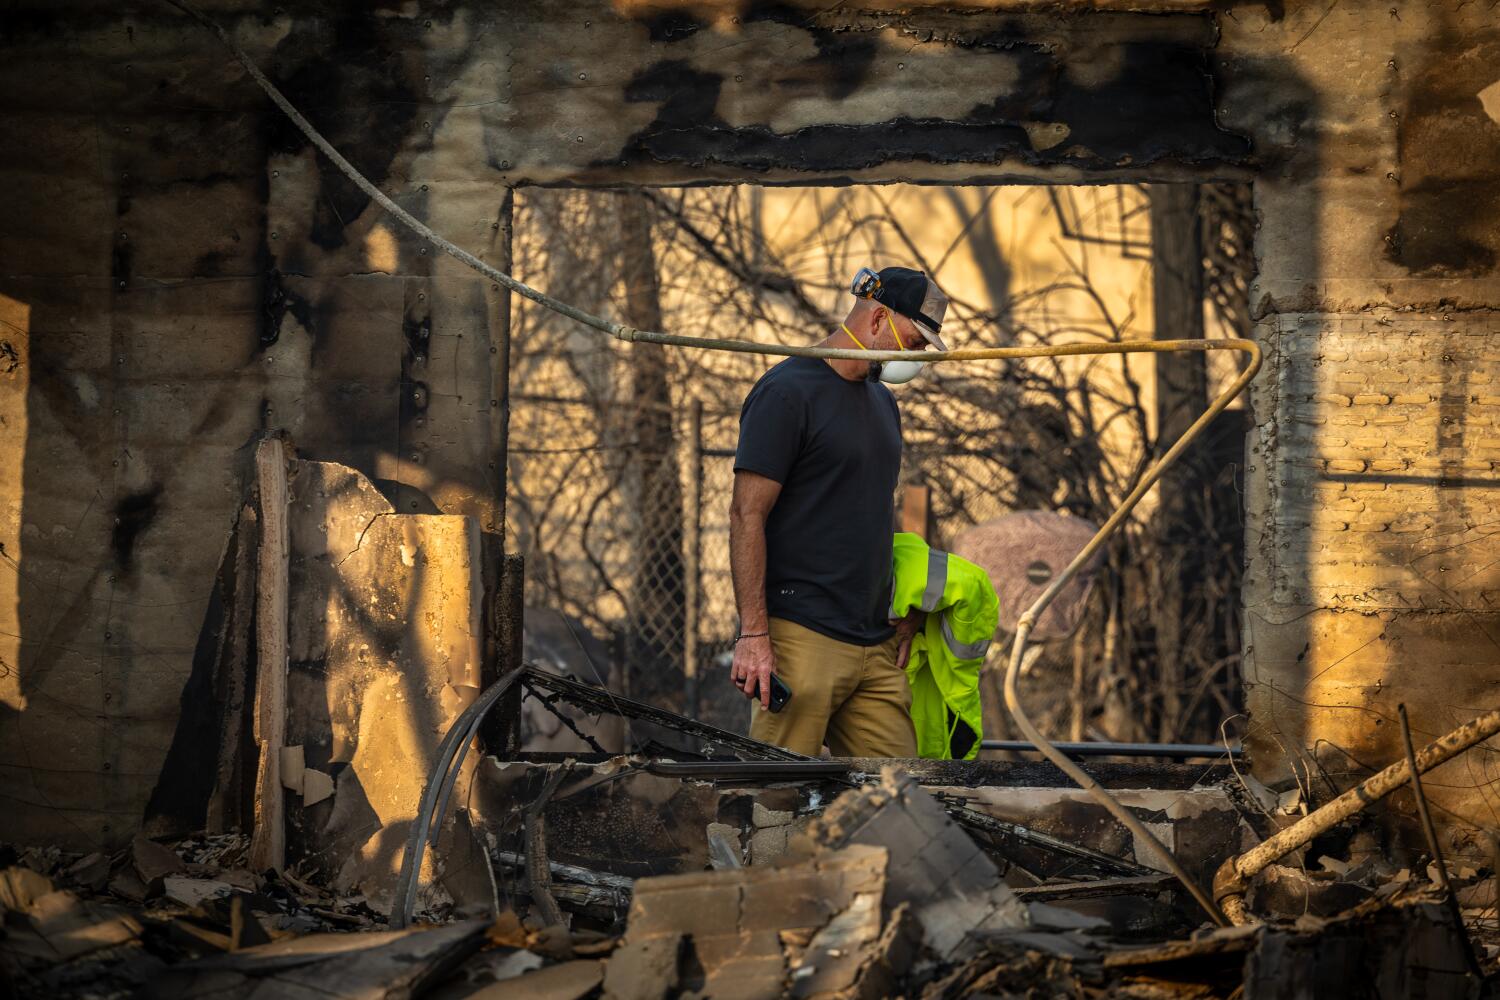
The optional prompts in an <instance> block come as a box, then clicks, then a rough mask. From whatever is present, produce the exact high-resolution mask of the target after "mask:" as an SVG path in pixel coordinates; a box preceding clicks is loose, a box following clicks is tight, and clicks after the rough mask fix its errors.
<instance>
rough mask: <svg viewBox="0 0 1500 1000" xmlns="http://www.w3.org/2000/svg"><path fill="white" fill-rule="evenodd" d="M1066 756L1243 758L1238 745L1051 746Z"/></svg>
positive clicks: (1011, 745) (1002, 743)
mask: <svg viewBox="0 0 1500 1000" xmlns="http://www.w3.org/2000/svg"><path fill="white" fill-rule="evenodd" d="M1052 745H1053V746H1054V747H1056V748H1057V749H1058V750H1061V751H1062V752H1063V753H1065V754H1067V755H1068V756H1069V757H1175V758H1183V757H1234V758H1239V757H1243V756H1244V754H1245V750H1244V748H1243V747H1241V746H1238V745H1236V746H1232V747H1224V746H1220V745H1218V744H1215V743H1103V742H1087V743H1053V744H1052ZM979 749H981V750H1004V751H1006V752H1008V753H1040V752H1041V749H1040V748H1039V747H1038V746H1037V745H1036V744H1035V743H1028V742H1026V741H1025V740H981V741H980V743H979Z"/></svg>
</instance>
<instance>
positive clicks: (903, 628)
mask: <svg viewBox="0 0 1500 1000" xmlns="http://www.w3.org/2000/svg"><path fill="white" fill-rule="evenodd" d="M926 618H927V613H926V612H925V611H922V610H920V609H918V608H913V609H912V610H911V611H910V612H908V613H907V615H906V617H905V618H903V619H901V620H900V621H899V622H897V623H896V638H897V640H898V642H897V643H896V669H897V670H905V669H906V661H907V660H909V659H911V641H912V639H913V638H915V636H916V634H917V630H918V629H920V628H921V627H922V623H923V622H924V621H925V620H926Z"/></svg>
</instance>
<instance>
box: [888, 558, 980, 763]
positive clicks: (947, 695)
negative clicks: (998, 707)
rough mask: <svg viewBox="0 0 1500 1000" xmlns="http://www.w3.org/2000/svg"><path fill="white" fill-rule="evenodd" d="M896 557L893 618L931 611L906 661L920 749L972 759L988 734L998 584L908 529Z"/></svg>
mask: <svg viewBox="0 0 1500 1000" xmlns="http://www.w3.org/2000/svg"><path fill="white" fill-rule="evenodd" d="M893 555H894V572H893V577H894V585H893V587H892V595H891V617H892V618H893V619H894V618H904V617H906V615H907V613H908V612H910V611H911V610H912V609H914V608H915V609H920V610H922V611H925V612H927V621H926V623H925V624H924V625H923V627H922V629H921V630H920V631H919V632H917V634H916V635H915V636H914V637H913V639H912V644H911V657H910V658H909V659H908V660H907V661H906V679H907V681H908V682H909V683H910V684H911V694H912V703H911V717H912V723H913V724H914V726H915V728H916V731H917V755H918V756H920V757H925V758H927V759H929V760H951V759H953V758H954V757H955V756H958V757H961V758H962V759H964V760H973V759H974V758H975V757H976V756H978V754H979V740H980V738H981V737H982V735H983V733H984V724H983V719H982V714H981V711H980V707H979V668H980V667H981V666H982V665H983V663H984V657H985V654H986V653H988V652H989V648H990V640H991V639H992V638H993V637H994V635H995V627H996V626H997V625H998V624H999V619H1000V602H999V599H998V598H997V597H996V596H995V588H994V586H993V585H992V584H991V583H990V578H989V574H987V573H985V571H984V570H982V569H980V568H979V567H978V566H976V565H974V564H973V563H971V562H969V561H968V560H967V559H960V558H959V557H958V556H955V555H950V554H949V553H947V552H940V551H938V550H937V549H934V548H932V547H930V546H929V545H928V544H927V543H926V542H924V541H922V539H921V538H920V537H918V536H917V535H914V534H911V533H909V532H904V531H903V532H897V533H896V537H895V543H894V552H893Z"/></svg>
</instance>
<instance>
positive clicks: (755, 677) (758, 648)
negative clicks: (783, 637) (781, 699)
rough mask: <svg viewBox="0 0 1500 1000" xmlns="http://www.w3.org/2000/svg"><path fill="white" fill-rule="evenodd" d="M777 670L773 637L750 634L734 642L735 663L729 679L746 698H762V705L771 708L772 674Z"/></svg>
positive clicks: (731, 668)
mask: <svg viewBox="0 0 1500 1000" xmlns="http://www.w3.org/2000/svg"><path fill="white" fill-rule="evenodd" d="M775 672H776V654H775V653H773V652H772V651H771V637H770V636H768V635H757V636H750V637H747V638H744V639H741V640H740V641H739V642H736V643H735V644H734V665H733V666H732V667H730V668H729V679H730V680H732V681H734V686H735V687H737V688H739V689H740V691H741V692H742V693H743V694H744V695H745V697H746V698H756V697H758V698H760V707H761V708H763V709H766V710H767V711H769V710H770V708H771V675H772V674H774V673H775Z"/></svg>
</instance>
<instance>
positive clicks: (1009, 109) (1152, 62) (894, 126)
mask: <svg viewBox="0 0 1500 1000" xmlns="http://www.w3.org/2000/svg"><path fill="white" fill-rule="evenodd" d="M1009 37H1010V36H1009V35H1008V36H1007V38H1009ZM1007 44H1015V43H1012V42H1007ZM1120 49H1121V69H1120V72H1119V73H1117V74H1116V75H1115V76H1114V78H1112V79H1111V80H1109V81H1107V82H1105V83H1102V84H1098V85H1095V86H1086V85H1082V84H1077V83H1073V82H1070V81H1069V78H1068V74H1067V72H1066V65H1065V63H1064V61H1063V60H1061V59H1060V58H1059V57H1058V56H1057V54H1056V52H1055V50H1054V49H1052V48H1050V47H1048V46H1045V45H1042V44H1041V43H1039V42H1028V43H1024V44H1021V45H1020V51H1019V52H1016V53H1015V54H1014V56H1015V57H1016V58H1019V59H1020V60H1021V66H1020V72H1019V76H1020V78H1021V79H1022V80H1024V81H1027V82H1026V83H1025V84H1024V85H1023V86H1022V87H1021V89H1020V90H1019V91H1017V92H1015V93H1006V94H1002V95H1000V96H997V97H995V98H994V99H993V100H991V101H988V102H983V101H981V102H978V103H976V104H975V105H974V107H973V108H971V110H970V111H969V112H968V113H967V114H965V115H964V116H963V117H962V118H958V119H935V118H922V119H917V118H911V117H907V116H893V117H892V118H891V119H889V120H887V121H884V122H878V123H873V124H865V125H846V124H837V123H829V124H825V125H812V126H808V127H806V128H802V129H799V130H798V131H796V132H794V133H790V134H781V133H776V132H774V131H772V130H771V129H770V127H769V126H767V125H760V124H757V125H750V126H740V127H732V126H730V125H728V123H726V122H725V121H723V120H722V119H721V118H719V117H718V115H717V114H716V111H715V109H716V107H717V105H718V98H719V90H720V87H721V84H722V81H723V77H722V76H721V75H720V74H717V73H710V72H706V71H704V70H701V69H698V68H696V67H694V66H692V65H690V64H688V63H687V62H685V61H682V60H662V61H659V62H657V63H654V64H653V65H651V66H649V67H647V68H646V69H644V70H642V71H641V72H640V73H638V74H637V75H636V76H635V78H634V79H632V80H631V81H630V82H629V83H628V84H627V85H626V87H625V91H624V96H625V100H627V101H630V102H657V103H659V104H660V107H659V109H658V111H657V114H656V118H655V120H653V121H652V122H651V124H649V125H648V126H646V127H645V128H644V129H642V130H641V131H639V132H637V133H636V134H635V135H634V136H632V137H631V138H630V139H629V140H627V142H626V143H625V146H624V148H623V149H622V151H621V154H620V155H619V156H616V157H612V158H611V159H610V160H600V161H597V162H596V163H595V165H596V166H600V167H608V166H613V165H617V164H618V162H619V161H620V160H622V159H623V160H625V161H626V162H630V161H632V160H634V161H638V162H639V161H656V162H680V163H691V164H700V165H701V164H705V163H721V164H726V165H732V166H735V167H739V168H742V169H749V170H754V171H766V170H770V169H773V168H775V167H779V166H792V167H795V168H798V169H807V170H853V169H860V168H865V167H870V166H874V165H877V164H879V163H882V162H886V161H888V160H893V159H894V160H914V161H926V162H932V163H960V162H975V163H994V162H999V161H1000V160H1002V159H1006V158H1015V159H1019V160H1021V161H1024V162H1027V163H1031V164H1035V165H1046V164H1052V163H1060V162H1066V163H1068V164H1070V165H1075V166H1080V167H1094V168H1096V169H1102V168H1109V167H1115V166H1118V165H1120V164H1122V163H1136V164H1139V163H1142V162H1153V161H1157V160H1161V159H1179V160H1183V161H1186V162H1203V161H1209V162H1221V163H1244V162H1248V161H1249V158H1250V155H1251V146H1250V141H1249V139H1248V138H1246V137H1245V136H1242V135H1238V134H1236V133H1233V132H1230V131H1228V130H1226V129H1224V128H1222V127H1221V126H1220V125H1219V124H1218V121H1217V118H1216V114H1215V108H1214V78H1213V73H1212V70H1211V67H1210V63H1209V57H1208V52H1207V50H1206V49H1205V48H1204V47H1202V46H1200V45H1184V44H1165V43H1152V42H1125V43H1121V45H1120ZM874 59H875V55H874V49H873V48H870V47H867V46H865V45H864V44H862V43H861V44H856V43H854V42H851V41H848V40H843V41H840V42H838V43H836V44H834V43H829V44H828V45H827V46H826V47H820V51H819V54H818V55H817V56H815V57H813V58H812V59H810V60H805V61H804V62H803V63H802V64H801V65H799V66H795V67H789V68H788V71H787V81H786V82H787V83H788V85H790V86H792V87H794V88H796V87H798V86H799V85H800V86H801V87H804V88H806V89H809V90H810V89H812V88H813V87H814V86H816V87H819V88H821V89H822V90H823V92H824V94H825V95H826V96H828V97H829V98H830V99H837V98H842V97H847V96H848V95H849V94H850V93H852V92H853V91H854V90H857V89H858V87H859V86H860V85H861V84H862V83H863V82H864V80H865V79H866V77H867V75H868V73H869V71H870V68H871V66H873V64H874ZM1031 121H1054V122H1062V123H1064V124H1066V125H1067V126H1068V128H1069V131H1070V134H1069V137H1068V139H1067V141H1065V142H1062V143H1060V144H1058V145H1057V146H1054V147H1052V148H1050V149H1045V150H1037V149H1034V148H1033V147H1032V145H1031V142H1030V138H1029V136H1028V135H1027V132H1026V130H1025V129H1024V128H1023V127H1022V124H1021V123H1022V122H1031Z"/></svg>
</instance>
